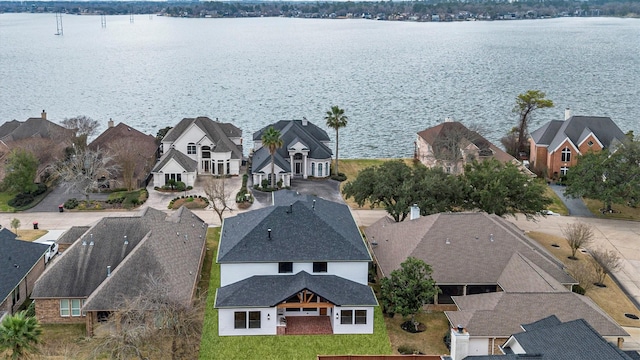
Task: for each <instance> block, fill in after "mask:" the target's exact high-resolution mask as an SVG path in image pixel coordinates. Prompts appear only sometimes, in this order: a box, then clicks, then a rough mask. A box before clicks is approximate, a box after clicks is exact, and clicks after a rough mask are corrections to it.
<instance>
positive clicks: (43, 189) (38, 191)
mask: <svg viewBox="0 0 640 360" xmlns="http://www.w3.org/2000/svg"><path fill="white" fill-rule="evenodd" d="M37 185H38V188H36V189H35V190H34V191H32V192H31V195H33V196H38V195H41V194H44V193H45V192H46V191H47V185H45V184H41V183H38V184H37Z"/></svg>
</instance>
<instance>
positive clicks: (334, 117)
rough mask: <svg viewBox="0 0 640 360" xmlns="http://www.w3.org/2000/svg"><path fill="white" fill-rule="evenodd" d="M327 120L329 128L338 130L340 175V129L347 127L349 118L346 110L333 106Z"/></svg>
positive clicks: (328, 112)
mask: <svg viewBox="0 0 640 360" xmlns="http://www.w3.org/2000/svg"><path fill="white" fill-rule="evenodd" d="M324 119H325V120H327V126H328V127H330V128H333V129H336V172H335V174H336V175H338V129H340V128H343V127H345V126H347V120H349V118H347V116H346V115H345V114H344V109H340V108H339V107H338V106H332V107H331V110H329V111H327V116H325V117H324Z"/></svg>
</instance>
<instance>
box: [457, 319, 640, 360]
mask: <svg viewBox="0 0 640 360" xmlns="http://www.w3.org/2000/svg"><path fill="white" fill-rule="evenodd" d="M468 335H469V334H468V332H467V331H466V330H465V329H464V328H459V329H458V328H452V330H451V356H450V357H449V359H451V360H463V359H467V360H516V359H538V360H556V359H563V360H603V359H607V360H633V359H638V352H636V351H626V352H625V351H622V350H621V349H620V348H619V346H615V345H613V344H612V343H611V342H609V341H607V340H606V339H605V338H603V337H602V335H601V334H600V333H599V332H598V331H597V330H596V329H594V327H593V326H592V325H591V324H590V323H589V322H588V321H586V320H585V319H575V320H568V321H564V322H563V321H561V320H560V319H559V318H558V317H557V316H555V315H551V316H548V317H546V318H543V319H540V320H538V321H535V322H532V323H530V324H525V325H521V326H520V332H518V333H514V334H512V335H511V336H509V338H508V339H507V340H506V341H505V342H504V344H502V345H501V346H500V350H501V352H500V353H499V354H496V355H481V356H478V355H471V354H469V352H468V351H467V349H468V344H469V336H468Z"/></svg>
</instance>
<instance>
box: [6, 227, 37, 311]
mask: <svg viewBox="0 0 640 360" xmlns="http://www.w3.org/2000/svg"><path fill="white" fill-rule="evenodd" d="M48 249H49V246H48V245H45V244H37V243H32V242H28V241H23V240H17V239H16V234H14V233H12V232H11V231H9V229H7V228H3V229H0V318H2V316H3V315H4V314H14V313H15V312H16V311H18V309H20V306H22V304H23V303H24V301H25V300H26V299H28V298H29V296H30V295H31V290H32V289H33V286H34V284H35V282H36V280H37V279H38V278H39V277H40V275H41V274H42V272H43V271H44V268H45V261H44V254H45V252H46V251H47V250H48Z"/></svg>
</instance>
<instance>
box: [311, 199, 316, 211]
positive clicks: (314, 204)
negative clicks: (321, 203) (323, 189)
mask: <svg viewBox="0 0 640 360" xmlns="http://www.w3.org/2000/svg"><path fill="white" fill-rule="evenodd" d="M311 208H312V209H313V210H315V209H316V199H313V205H311Z"/></svg>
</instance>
